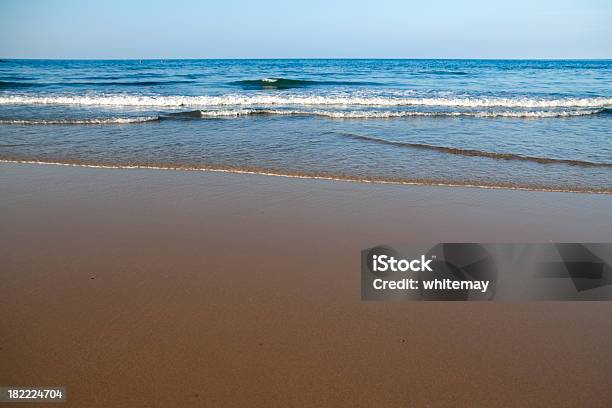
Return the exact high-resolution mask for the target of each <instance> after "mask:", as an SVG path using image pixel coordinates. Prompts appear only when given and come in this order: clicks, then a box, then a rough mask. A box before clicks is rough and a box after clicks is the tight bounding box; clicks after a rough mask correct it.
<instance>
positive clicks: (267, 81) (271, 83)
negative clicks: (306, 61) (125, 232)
mask: <svg viewBox="0 0 612 408" xmlns="http://www.w3.org/2000/svg"><path fill="white" fill-rule="evenodd" d="M230 85H239V86H241V87H243V88H245V89H291V88H304V87H309V86H317V85H347V86H355V85H364V86H365V85H378V84H377V83H375V82H356V81H313V80H304V79H285V78H262V79H247V80H243V81H234V82H230Z"/></svg>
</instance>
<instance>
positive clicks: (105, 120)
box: [0, 116, 159, 125]
mask: <svg viewBox="0 0 612 408" xmlns="http://www.w3.org/2000/svg"><path fill="white" fill-rule="evenodd" d="M158 120H159V117H157V116H146V117H137V118H92V119H0V125H112V124H129V123H145V122H155V121H158Z"/></svg>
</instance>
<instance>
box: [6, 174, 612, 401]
mask: <svg viewBox="0 0 612 408" xmlns="http://www.w3.org/2000/svg"><path fill="white" fill-rule="evenodd" d="M611 206H612V200H611V199H610V197H607V196H605V195H589V194H582V195H581V194H567V193H539V192H526V191H512V190H491V189H476V188H472V189H457V188H450V187H449V188H445V187H431V186H398V185H390V184H373V183H372V184H363V183H335V182H331V181H325V180H311V179H289V178H281V177H263V176H262V177H254V176H249V175H244V174H233V173H219V172H216V173H215V172H170V171H168V172H159V171H152V170H145V169H142V170H112V171H111V170H107V169H91V168H84V167H68V166H40V165H27V164H8V163H0V214H1V215H0V248H2V249H3V250H2V251H0V265H1V267H2V272H3V273H2V285H0V305H1V306H2V310H3V313H1V314H0V327H2V336H1V337H0V359H1V360H2V361H3V364H4V365H3V367H7V368H6V369H3V370H0V384H4V385H20V386H41V385H50V386H51V385H53V386H65V387H66V390H67V396H68V397H67V402H65V405H66V407H83V406H87V407H92V408H95V407H117V408H123V407H125V408H131V407H135V406H164V407H165V406H181V407H191V406H193V407H196V406H232V407H249V408H252V407H259V406H261V407H287V406H334V407H343V406H347V407H372V406H385V407H398V408H400V407H405V406H406V405H407V404H408V405H414V406H428V405H429V406H499V407H506V406H507V407H511V406H512V407H513V406H544V405H546V406H548V405H552V406H557V407H575V406H602V407H603V406H607V405H609V401H611V400H612V390H611V389H610V387H609V384H610V382H611V381H612V372H611V371H610V361H612V343H611V342H610V341H609V339H610V337H611V336H612V326H610V324H609V316H610V313H612V302H494V303H482V302H365V301H361V298H360V283H361V282H360V260H361V259H360V251H361V250H362V249H364V248H368V247H371V246H375V245H379V244H385V243H386V244H393V243H418V242H548V241H556V242H585V241H590V242H592V241H595V242H597V241H599V242H612V219H611V218H610V217H609V213H610V208H611ZM432 379H435V381H432ZM510 383H511V384H514V385H513V386H512V387H508V384H510ZM577 389H579V390H582V391H584V392H576V390H577Z"/></svg>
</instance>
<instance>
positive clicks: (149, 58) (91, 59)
mask: <svg viewBox="0 0 612 408" xmlns="http://www.w3.org/2000/svg"><path fill="white" fill-rule="evenodd" d="M9 60H26V61H37V60H38V61H187V60H235V61H240V60H243V61H248V60H449V61H452V60H454V61H462V60H465V61H474V60H481V61H610V60H612V57H602V58H599V57H597V58H577V57H564V58H523V57H495V58H493V57H491V58H482V57H461V58H452V57H197V58H193V57H180V58H175V57H173V58H163V57H146V58H55V57H34V58H32V57H29V58H15V57H0V61H9Z"/></svg>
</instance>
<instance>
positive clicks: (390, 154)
mask: <svg viewBox="0 0 612 408" xmlns="http://www.w3.org/2000/svg"><path fill="white" fill-rule="evenodd" d="M611 125H612V60H584V61H581V60H567V61H560V60H555V61H543V60H539V61H517V60H512V61H510V60H379V59H376V60H128V61H116V60H113V61H87V60H83V61H59V60H57V61H55V60H3V61H2V62H0V160H3V161H32V162H48V163H59V164H78V165H88V166H108V167H155V168H171V169H202V170H221V171H238V172H255V173H264V174H274V175H286V176H294V177H322V178H330V179H344V180H354V181H369V182H394V183H418V184H442V185H474V186H482V187H503V188H525V189H535V190H555V191H578V192H602V193H610V192H612V126H611Z"/></svg>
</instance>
